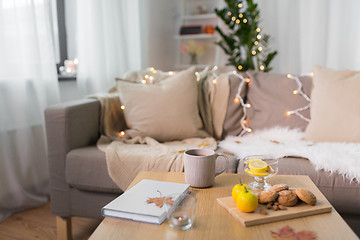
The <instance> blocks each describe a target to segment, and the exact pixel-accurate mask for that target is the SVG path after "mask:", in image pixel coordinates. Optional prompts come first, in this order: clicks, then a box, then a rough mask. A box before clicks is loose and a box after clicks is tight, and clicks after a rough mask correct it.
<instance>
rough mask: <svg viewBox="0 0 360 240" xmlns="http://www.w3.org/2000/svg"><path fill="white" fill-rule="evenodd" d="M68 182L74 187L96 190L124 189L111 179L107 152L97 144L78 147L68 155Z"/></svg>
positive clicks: (66, 172)
mask: <svg viewBox="0 0 360 240" xmlns="http://www.w3.org/2000/svg"><path fill="white" fill-rule="evenodd" d="M65 174H66V182H67V183H68V184H69V185H70V186H71V187H74V188H78V189H80V190H86V191H96V192H114V193H122V192H123V191H122V190H121V189H120V188H119V187H118V186H117V185H116V184H115V183H114V182H113V181H112V180H111V178H110V176H109V174H108V171H107V165H106V159H105V153H104V152H102V151H100V150H99V149H98V148H97V147H96V146H88V147H83V148H77V149H74V150H72V151H70V152H69V153H68V154H67V156H66V170H65Z"/></svg>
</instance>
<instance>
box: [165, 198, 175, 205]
mask: <svg viewBox="0 0 360 240" xmlns="http://www.w3.org/2000/svg"><path fill="white" fill-rule="evenodd" d="M165 202H166V203H167V204H170V205H173V204H174V203H175V201H174V200H172V199H171V197H167V198H165Z"/></svg>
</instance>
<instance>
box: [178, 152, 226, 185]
mask: <svg viewBox="0 0 360 240" xmlns="http://www.w3.org/2000/svg"><path fill="white" fill-rule="evenodd" d="M220 156H221V157H224V158H225V160H226V161H225V166H224V167H223V168H222V169H221V170H220V171H218V172H215V162H216V159H217V158H218V157H220ZM228 161H229V160H228V158H227V157H226V156H225V155H224V154H222V153H216V152H214V151H213V150H211V149H190V150H187V151H186V152H185V153H184V168H185V182H186V183H188V184H190V185H191V186H192V187H199V188H203V187H210V186H212V185H214V182H215V177H216V176H217V175H219V174H221V173H223V172H224V171H225V169H226V168H227V165H228Z"/></svg>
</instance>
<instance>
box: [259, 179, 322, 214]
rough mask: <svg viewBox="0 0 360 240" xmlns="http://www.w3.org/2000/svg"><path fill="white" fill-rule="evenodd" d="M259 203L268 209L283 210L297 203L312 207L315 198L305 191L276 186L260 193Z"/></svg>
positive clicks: (280, 185)
mask: <svg viewBox="0 0 360 240" xmlns="http://www.w3.org/2000/svg"><path fill="white" fill-rule="evenodd" d="M258 199H259V203H261V204H266V207H267V208H268V209H273V210H275V211H277V210H285V209H286V208H287V207H292V206H295V205H296V204H297V203H298V202H299V201H303V202H305V203H306V204H309V205H311V206H314V205H315V204H316V196H315V195H314V194H313V193H312V192H310V191H309V190H307V189H303V188H296V189H290V188H289V186H288V185H287V184H277V185H274V186H272V187H271V188H270V189H269V190H267V191H262V192H260V193H259V196H258Z"/></svg>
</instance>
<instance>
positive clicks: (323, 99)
mask: <svg viewBox="0 0 360 240" xmlns="http://www.w3.org/2000/svg"><path fill="white" fill-rule="evenodd" d="M310 114H311V121H310V123H309V125H308V127H307V129H306V139H307V140H311V141H316V142H360V72H355V71H348V70H343V71H335V70H331V69H327V68H324V67H320V66H315V67H314V88H313V90H312V93H311V112H310Z"/></svg>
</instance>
